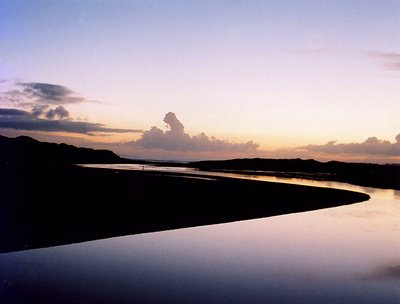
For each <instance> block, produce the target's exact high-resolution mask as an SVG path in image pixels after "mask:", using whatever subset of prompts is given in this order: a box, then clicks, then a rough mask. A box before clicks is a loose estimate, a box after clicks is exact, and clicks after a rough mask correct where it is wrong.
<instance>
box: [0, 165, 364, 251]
mask: <svg viewBox="0 0 400 304" xmlns="http://www.w3.org/2000/svg"><path fill="white" fill-rule="evenodd" d="M185 177H188V176H187V175H180V174H179V173H173V174H169V173H161V172H147V171H144V172H143V171H124V170H110V169H93V168H83V167H78V166H73V165H55V164H53V165H21V164H19V165H17V164H14V165H6V164H2V165H1V170H0V191H1V193H2V194H1V203H0V207H1V210H0V220H1V223H0V225H1V226H0V228H1V232H0V252H9V251H16V250H24V249H32V248H41V247H49V246H55V245H63V244H70V243H76V242H83V241H90V240H95V239H101V238H108V237H116V236H123V235H130V234H137V233H144V232H152V231H162V230H169V229H176V228H185V227H193V226H201V225H210V224H218V223H225V222H232V221H238V220H247V219H254V218H262V217H268V216H274V215H282V214H288V213H294V212H303V211H309V210H316V209H322V208H329V207H335V206H340V205H346V204H352V203H356V202H361V201H365V200H368V199H369V196H368V195H367V194H363V193H357V192H351V191H345V190H336V189H327V188H316V187H309V186H298V185H290V184H279V183H268V182H258V181H249V180H238V179H231V178H223V177H212V178H211V179H210V176H204V177H203V178H201V176H200V178H196V177H194V178H185Z"/></svg>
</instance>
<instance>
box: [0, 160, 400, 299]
mask: <svg viewBox="0 0 400 304" xmlns="http://www.w3.org/2000/svg"><path fill="white" fill-rule="evenodd" d="M96 166H97V167H108V168H116V169H126V170H160V171H164V172H165V171H167V172H178V173H189V174H190V177H192V174H195V173H197V174H198V173H199V172H198V171H193V169H189V168H178V169H177V168H168V167H162V168H156V167H152V166H143V165H96ZM201 174H203V175H209V176H212V175H220V174H219V173H215V172H201ZM223 176H230V177H236V178H248V179H255V180H264V181H273V182H284V183H294V184H304V185H313V186H319V187H332V188H340V189H347V190H354V191H361V192H365V193H368V194H369V195H370V196H371V199H370V200H368V201H366V202H362V203H357V204H353V205H347V206H342V207H336V208H329V209H322V210H316V211H311V212H303V213H296V214H288V215H282V216H275V217H268V218H261V219H254V220H247V221H239V222H232V223H225V224H217V225H210V226H202V227H193V228H185V229H178V230H170V231H163V232H156V233H145V234H139V235H132V236H124V237H116V238H110V239H104V240H97V241H91V242H85V243H79V244H71V245H65V246H58V247H52V248H43V249H35V250H27V251H20V252H12V253H4V254H0V300H1V301H0V302H1V303H283V304H285V303H390V304H391V303H396V304H398V303H400V192H399V191H395V190H383V189H375V188H365V187H359V186H354V185H350V184H344V183H337V182H319V181H309V180H301V179H283V178H275V177H265V176H248V175H238V174H223ZM188 177H189V176H188Z"/></svg>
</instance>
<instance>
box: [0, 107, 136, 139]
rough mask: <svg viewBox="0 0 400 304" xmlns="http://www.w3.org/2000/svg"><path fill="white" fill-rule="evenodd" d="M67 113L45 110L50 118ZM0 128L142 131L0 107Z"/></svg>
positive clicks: (98, 131)
mask: <svg viewBox="0 0 400 304" xmlns="http://www.w3.org/2000/svg"><path fill="white" fill-rule="evenodd" d="M50 111H51V112H50ZM42 113H43V112H42ZM49 113H51V114H49ZM67 114H68V111H66V110H65V109H64V108H62V107H61V108H60V107H57V108H56V109H54V110H49V111H47V112H45V116H49V115H50V116H52V118H54V117H57V118H64V117H65V116H66V115H67ZM0 128H3V129H13V130H23V131H47V132H67V133H78V134H87V135H93V134H96V133H129V132H139V133H141V132H142V131H141V130H131V129H117V128H108V127H106V126H104V125H103V124H100V123H91V122H82V121H72V120H68V119H56V120H55V119H45V118H40V117H39V116H38V115H37V113H36V112H33V111H32V112H28V111H25V110H20V109H1V108H0Z"/></svg>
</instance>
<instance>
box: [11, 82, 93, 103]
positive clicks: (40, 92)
mask: <svg viewBox="0 0 400 304" xmlns="http://www.w3.org/2000/svg"><path fill="white" fill-rule="evenodd" d="M17 85H18V86H20V87H21V89H22V93H23V94H24V95H25V96H26V97H27V98H29V99H30V100H33V101H35V102H38V103H43V104H57V105H59V104H70V103H79V102H85V101H88V100H86V99H85V98H82V97H79V96H76V93H75V92H73V91H71V90H70V89H68V88H67V87H64V86H62V85H58V84H50V83H40V82H29V83H18V84H17Z"/></svg>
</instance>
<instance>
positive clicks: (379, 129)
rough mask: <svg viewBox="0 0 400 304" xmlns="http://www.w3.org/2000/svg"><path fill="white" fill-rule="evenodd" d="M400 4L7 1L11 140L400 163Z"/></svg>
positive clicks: (5, 122)
mask: <svg viewBox="0 0 400 304" xmlns="http://www.w3.org/2000/svg"><path fill="white" fill-rule="evenodd" d="M399 38H400V1H398V0H392V1H391V0H376V1H371V0H359V1H358V0H352V1H346V0H343V1H341V0H336V1H334V0H331V1H329V0H320V1H317V0H315V1H311V0H304V1H290V0H288V1H267V0H265V1H251V0H247V1H234V0H231V1H218V0H213V1H207V0H203V1H197V0H193V1H183V0H182V1H175V0H164V1H161V0H159V1H151V0H148V1H144V0H142V1H134V0H131V1H129V0H127V1H118V0H117V1H111V0H99V1H95V0H91V1H89V0H80V1H78V0H76V1H75V0H70V1H55V0H53V1H50V0H49V1H40V0H30V1H28V0H27V1H20V0H12V1H8V0H2V1H0V134H2V135H5V136H11V137H14V136H18V135H29V136H32V137H34V138H37V139H39V140H46V141H54V142H67V143H71V144H75V145H80V146H89V147H94V148H107V149H111V150H113V151H114V152H116V153H118V154H120V155H123V156H129V157H137V158H157V159H182V160H187V159H205V158H212V159H224V158H235V157H271V158H292V157H300V158H315V159H319V160H332V159H334V160H345V161H363V162H365V161H367V162H379V163H386V162H400V136H399V134H400V120H399V119H398V118H399V117H400V89H399V87H400V39H399Z"/></svg>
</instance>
